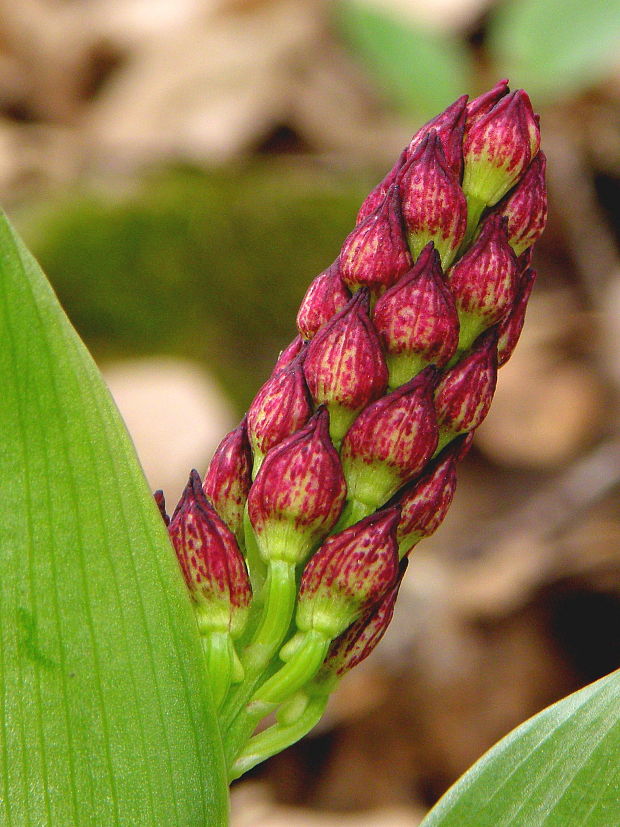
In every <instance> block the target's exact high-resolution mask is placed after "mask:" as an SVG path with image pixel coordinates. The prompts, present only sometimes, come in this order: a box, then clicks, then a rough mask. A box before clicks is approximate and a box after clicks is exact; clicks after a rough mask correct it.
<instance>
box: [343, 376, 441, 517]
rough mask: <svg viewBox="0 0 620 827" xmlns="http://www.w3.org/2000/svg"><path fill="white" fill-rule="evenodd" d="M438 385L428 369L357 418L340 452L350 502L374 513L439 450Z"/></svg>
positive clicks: (370, 406) (374, 403) (369, 407)
mask: <svg viewBox="0 0 620 827" xmlns="http://www.w3.org/2000/svg"><path fill="white" fill-rule="evenodd" d="M436 381H437V371H436V370H435V369H434V368H432V367H429V368H426V369H425V370H423V371H422V373H420V374H418V375H417V376H416V377H415V379H412V380H411V381H410V382H407V383H406V384H405V385H401V387H400V388H397V390H395V391H393V392H392V393H390V394H388V395H387V396H384V397H382V398H381V399H379V400H377V402H373V404H372V405H369V406H368V407H367V408H366V409H365V410H363V411H362V413H361V414H360V415H359V416H358V418H357V419H356V420H355V422H354V423H353V425H352V426H351V428H350V429H349V431H348V432H347V435H346V436H345V438H344V440H343V443H342V452H341V456H342V465H343V468H344V473H345V478H346V480H347V485H348V496H349V498H351V499H354V500H357V501H358V502H361V503H364V504H366V505H367V506H368V507H370V508H372V509H374V508H376V507H377V506H379V505H382V504H383V503H385V502H386V501H387V500H388V499H389V498H390V497H391V496H392V494H394V493H395V492H396V491H397V490H398V489H399V488H400V487H401V485H404V483H406V482H407V481H408V480H410V479H411V478H412V477H414V476H415V475H416V474H417V473H418V472H419V471H421V470H422V468H423V467H424V465H426V463H427V461H428V460H429V459H430V458H431V456H432V455H433V452H434V451H435V448H436V446H437V437H438V434H437V420H436V414H435V410H434V407H433V388H434V386H435V384H436Z"/></svg>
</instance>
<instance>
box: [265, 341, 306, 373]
mask: <svg viewBox="0 0 620 827" xmlns="http://www.w3.org/2000/svg"><path fill="white" fill-rule="evenodd" d="M305 344H306V343H305V342H304V340H303V339H302V337H301V336H295V338H294V339H293V341H292V342H291V343H290V344H288V345H287V346H286V347H285V348H284V350H283V351H281V353H280V355H279V356H278V358H277V360H276V363H275V365H274V366H273V370H272V371H271V375H272V376H273V375H274V374H275V373H278V372H279V371H281V370H282V369H283V368H286V367H288V366H289V365H290V364H291V362H292V361H293V360H294V359H295V357H297V356H299V354H300V353H301V352H302V350H303V349H304V345H305Z"/></svg>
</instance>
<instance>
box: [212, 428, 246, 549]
mask: <svg viewBox="0 0 620 827" xmlns="http://www.w3.org/2000/svg"><path fill="white" fill-rule="evenodd" d="M251 484H252V452H251V450H250V443H249V441H248V434H247V426H246V420H245V418H244V419H243V420H242V421H241V424H240V425H238V426H237V427H236V428H235V429H234V431H231V432H230V433H229V434H227V435H226V436H225V437H224V439H223V440H222V441H221V442H220V444H219V446H218V448H217V450H216V451H215V453H214V454H213V459H212V460H211V462H210V463H209V467H208V468H207V472H206V474H205V477H204V481H203V483H202V489H203V491H204V493H205V496H206V498H207V499H208V500H209V502H210V503H211V505H212V506H213V507H214V508H215V510H216V511H217V513H218V514H219V515H220V517H221V518H222V519H223V520H224V522H225V523H226V525H227V526H228V528H229V529H230V530H231V531H232V532H233V533H234V534H238V533H239V531H241V527H242V524H243V509H244V508H245V501H246V500H247V498H248V491H249V490H250V485H251Z"/></svg>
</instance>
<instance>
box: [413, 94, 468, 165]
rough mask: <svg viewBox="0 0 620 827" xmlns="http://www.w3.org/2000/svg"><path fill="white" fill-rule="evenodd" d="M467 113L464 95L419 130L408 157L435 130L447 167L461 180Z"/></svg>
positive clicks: (465, 96) (414, 137)
mask: <svg viewBox="0 0 620 827" xmlns="http://www.w3.org/2000/svg"><path fill="white" fill-rule="evenodd" d="M466 111H467V95H462V96H461V97H460V98H458V99H457V100H455V101H454V103H451V104H450V106H448V108H447V109H444V111H443V112H441V113H440V114H439V115H435V117H434V118H432V119H431V120H430V121H428V123H425V124H424V126H423V127H421V129H418V131H417V132H416V134H415V135H414V136H413V138H412V139H411V142H410V143H409V147H408V157H409V158H410V157H411V156H412V155H413V154H414V153H415V150H416V149H417V148H418V146H419V145H420V144H421V143H422V141H423V140H424V138H426V136H427V135H428V134H429V133H430V132H431V131H432V130H435V132H436V133H437V137H438V138H439V143H440V144H441V147H442V149H443V153H444V156H445V159H446V165H447V166H448V167H449V169H450V170H451V171H452V172H453V173H454V174H455V176H456V177H457V178H460V177H461V172H462V170H463V131H464V129H465V114H466Z"/></svg>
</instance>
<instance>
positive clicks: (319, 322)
mask: <svg viewBox="0 0 620 827" xmlns="http://www.w3.org/2000/svg"><path fill="white" fill-rule="evenodd" d="M350 298H351V294H350V293H349V291H348V290H347V288H346V287H345V285H344V283H343V281H342V279H341V278H340V262H339V259H336V261H335V262H334V263H333V264H332V265H331V266H330V267H328V268H327V270H323V272H322V273H319V275H318V276H317V277H316V278H315V279H314V281H313V282H312V283H311V285H310V287H309V288H308V290H307V291H306V295H305V296H304V297H303V299H302V302H301V306H300V308H299V312H298V313H297V329H298V330H299V332H300V333H301V335H302V336H303V337H304V339H311V338H312V337H313V336H314V335H315V333H317V332H318V331H319V330H320V328H321V327H323V325H324V324H325V323H326V322H328V321H329V320H330V319H331V318H332V316H335V315H336V313H338V311H339V310H342V308H343V307H344V306H345V304H346V303H347V302H348V301H349V299H350Z"/></svg>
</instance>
